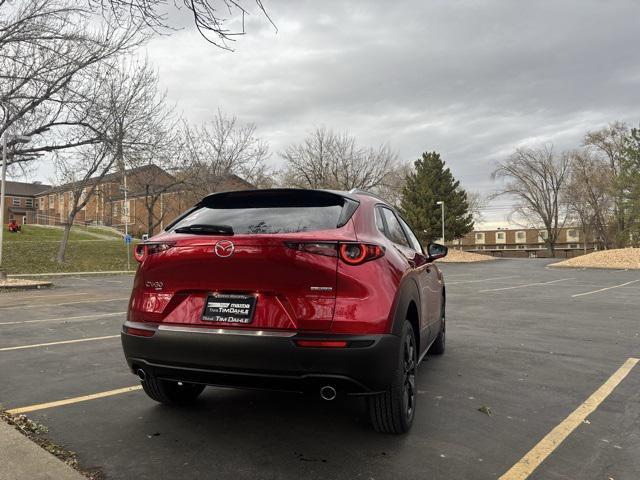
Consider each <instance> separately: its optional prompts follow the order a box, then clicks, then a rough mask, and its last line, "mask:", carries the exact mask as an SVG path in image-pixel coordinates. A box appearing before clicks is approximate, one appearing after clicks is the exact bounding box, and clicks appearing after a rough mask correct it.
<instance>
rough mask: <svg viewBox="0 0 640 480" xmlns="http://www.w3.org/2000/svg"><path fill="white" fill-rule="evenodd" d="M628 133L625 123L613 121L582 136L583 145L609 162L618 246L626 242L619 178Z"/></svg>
mask: <svg viewBox="0 0 640 480" xmlns="http://www.w3.org/2000/svg"><path fill="white" fill-rule="evenodd" d="M629 134H630V130H629V126H628V125H627V124H625V123H622V122H614V123H611V124H609V125H608V126H606V127H605V128H602V129H600V130H597V131H594V132H588V133H587V134H586V136H585V138H584V145H585V146H586V147H587V148H588V149H589V150H591V151H593V152H594V153H596V154H598V155H600V156H602V157H603V158H604V160H606V161H607V162H608V163H609V171H610V172H611V175H610V176H609V179H610V180H611V185H610V189H611V192H612V193H613V216H614V221H615V226H616V235H615V242H616V244H617V245H618V246H624V244H625V243H626V238H625V232H626V227H627V226H626V221H625V211H624V206H623V204H624V197H625V194H624V187H623V185H622V184H621V182H620V181H619V180H620V173H621V170H622V163H623V161H624V159H625V155H626V151H627V139H628V138H629Z"/></svg>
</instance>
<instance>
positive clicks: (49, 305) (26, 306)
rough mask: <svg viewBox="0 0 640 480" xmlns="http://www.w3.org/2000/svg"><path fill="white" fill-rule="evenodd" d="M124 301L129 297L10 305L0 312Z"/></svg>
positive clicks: (0, 308) (2, 308)
mask: <svg viewBox="0 0 640 480" xmlns="http://www.w3.org/2000/svg"><path fill="white" fill-rule="evenodd" d="M122 300H129V297H116V298H105V299H94V300H81V301H78V302H65V303H51V304H46V303H45V304H38V305H10V306H2V307H0V310H11V309H13V308H42V307H65V306H67V305H80V304H84V303H106V302H118V301H122Z"/></svg>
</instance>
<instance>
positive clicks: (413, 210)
mask: <svg viewBox="0 0 640 480" xmlns="http://www.w3.org/2000/svg"><path fill="white" fill-rule="evenodd" d="M438 201H444V207H445V209H444V217H445V218H444V227H445V239H446V240H452V239H454V238H461V237H462V236H464V235H465V234H467V233H469V232H470V231H472V230H473V217H472V215H471V213H470V212H469V204H468V202H467V193H466V192H465V191H464V190H463V189H462V188H461V187H460V182H459V181H457V180H456V179H455V178H454V177H453V175H452V173H451V171H450V170H449V168H448V167H447V168H445V162H444V161H443V160H442V159H441V158H440V154H439V153H437V152H425V153H423V154H422V158H420V159H418V160H416V162H415V163H414V170H413V171H412V172H410V173H409V174H407V177H406V183H405V186H404V189H403V191H402V200H401V204H400V205H401V206H400V208H401V211H402V214H403V217H404V218H405V220H406V221H407V222H408V223H409V225H411V227H412V228H413V229H414V231H415V233H416V235H418V236H419V237H420V239H421V240H422V241H424V242H427V241H429V240H434V239H437V238H440V237H441V236H442V233H441V232H442V223H441V218H442V217H441V211H440V206H438V205H436V202H438Z"/></svg>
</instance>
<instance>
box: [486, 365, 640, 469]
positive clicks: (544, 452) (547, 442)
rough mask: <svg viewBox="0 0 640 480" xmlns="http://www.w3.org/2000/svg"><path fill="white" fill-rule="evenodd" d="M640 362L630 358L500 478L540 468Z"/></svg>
mask: <svg viewBox="0 0 640 480" xmlns="http://www.w3.org/2000/svg"><path fill="white" fill-rule="evenodd" d="M636 363H638V359H637V358H629V359H627V361H626V362H624V363H623V364H622V366H621V367H620V368H619V369H618V370H617V371H616V372H615V373H614V374H613V375H611V376H610V377H609V379H608V380H607V381H606V382H604V383H603V384H602V386H601V387H600V388H598V390H596V391H595V392H594V393H593V394H592V395H591V396H590V397H589V398H587V399H586V400H585V401H584V402H583V403H582V404H581V405H580V406H579V407H578V408H576V409H575V410H574V411H573V412H572V413H571V414H570V415H569V416H568V417H567V418H565V419H564V420H563V421H562V422H561V423H560V424H559V425H558V426H557V427H555V428H554V429H553V430H551V431H550V432H549V433H548V434H547V435H546V436H545V437H544V438H543V439H542V440H540V441H539V442H538V444H537V445H536V446H535V447H533V448H532V449H531V450H530V451H529V452H528V453H527V454H526V455H525V456H524V457H522V458H521V459H520V461H518V463H516V464H515V465H514V466H513V467H511V468H510V469H509V470H508V471H507V472H506V473H505V474H504V475H502V476H501V477H500V479H499V480H524V479H526V478H528V477H529V475H531V474H532V473H533V471H534V470H535V469H536V468H538V466H539V465H540V464H541V463H542V462H543V461H544V460H545V459H546V458H547V457H548V456H549V455H551V453H553V451H554V450H555V449H556V448H558V447H559V446H560V444H561V443H562V442H563V441H564V440H565V439H566V438H567V437H568V436H569V435H570V434H571V432H573V431H574V430H575V429H576V428H577V427H578V425H580V424H581V423H582V422H583V421H584V420H585V419H586V418H587V417H588V416H589V415H590V414H591V413H593V411H594V410H595V409H596V408H598V406H599V405H600V404H601V403H602V402H603V401H604V400H605V399H606V398H607V397H608V396H609V394H610V393H611V392H612V391H613V389H614V388H616V387H617V386H618V384H620V382H622V380H624V378H625V377H626V376H627V375H628V374H629V372H630V371H631V369H632V368H633V367H634V366H635V365H636Z"/></svg>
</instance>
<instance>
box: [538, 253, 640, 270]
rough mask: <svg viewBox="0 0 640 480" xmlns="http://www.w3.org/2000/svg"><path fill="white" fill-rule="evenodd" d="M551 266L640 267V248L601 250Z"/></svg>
mask: <svg viewBox="0 0 640 480" xmlns="http://www.w3.org/2000/svg"><path fill="white" fill-rule="evenodd" d="M549 266H550V267H573V268H615V269H627V268H631V269H640V248H618V249H615V250H601V251H599V252H593V253H588V254H587V255H581V256H579V257H574V258H569V259H568V260H563V261H562V262H558V263H553V264H551V265H549Z"/></svg>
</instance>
